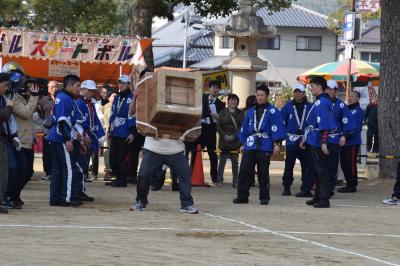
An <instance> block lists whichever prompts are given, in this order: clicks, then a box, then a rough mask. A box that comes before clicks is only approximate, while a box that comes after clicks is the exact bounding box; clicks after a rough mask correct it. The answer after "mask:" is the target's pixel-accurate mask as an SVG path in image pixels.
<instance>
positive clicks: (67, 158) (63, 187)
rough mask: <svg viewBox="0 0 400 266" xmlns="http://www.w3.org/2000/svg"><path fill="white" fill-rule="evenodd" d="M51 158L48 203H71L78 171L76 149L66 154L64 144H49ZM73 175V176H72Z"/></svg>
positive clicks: (73, 198) (74, 193)
mask: <svg viewBox="0 0 400 266" xmlns="http://www.w3.org/2000/svg"><path fill="white" fill-rule="evenodd" d="M50 147H51V152H52V156H53V164H52V165H53V167H52V168H53V169H52V171H53V173H52V177H51V182H50V202H51V203H57V202H71V201H74V200H75V195H76V187H75V186H74V183H75V182H76V181H75V180H74V176H75V178H76V173H77V172H78V171H79V169H78V167H77V161H76V159H77V158H76V152H75V151H76V149H75V148H74V151H73V152H68V151H67V149H66V146H65V144H64V143H59V142H53V141H51V142H50ZM74 173H75V175H74Z"/></svg>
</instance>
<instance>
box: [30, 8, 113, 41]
mask: <svg viewBox="0 0 400 266" xmlns="http://www.w3.org/2000/svg"><path fill="white" fill-rule="evenodd" d="M27 3H28V5H29V8H30V11H31V13H32V17H31V20H30V23H29V24H28V26H29V28H33V29H44V30H48V31H66V32H80V33H92V34H95V33H96V34H102V33H105V34H109V33H110V32H112V30H113V28H114V25H115V24H116V19H117V16H116V14H115V9H116V5H115V3H114V2H113V1H108V0H97V1H95V0H52V1H47V0H29V1H27Z"/></svg>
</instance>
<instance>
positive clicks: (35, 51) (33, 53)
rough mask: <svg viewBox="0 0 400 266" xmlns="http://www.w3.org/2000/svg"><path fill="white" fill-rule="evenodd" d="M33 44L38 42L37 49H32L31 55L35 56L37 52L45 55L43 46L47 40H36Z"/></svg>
mask: <svg viewBox="0 0 400 266" xmlns="http://www.w3.org/2000/svg"><path fill="white" fill-rule="evenodd" d="M33 44H37V45H38V46H36V48H35V50H33V51H32V53H31V55H32V56H34V55H36V54H37V53H39V54H40V56H45V53H44V51H43V47H44V46H45V45H46V44H47V42H46V41H34V42H33Z"/></svg>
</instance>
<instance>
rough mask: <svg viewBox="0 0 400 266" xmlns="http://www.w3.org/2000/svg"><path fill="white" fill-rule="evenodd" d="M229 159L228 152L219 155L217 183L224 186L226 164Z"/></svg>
mask: <svg viewBox="0 0 400 266" xmlns="http://www.w3.org/2000/svg"><path fill="white" fill-rule="evenodd" d="M228 157H229V153H228V152H222V153H221V154H220V155H219V164H218V178H217V183H221V184H222V183H223V182H224V171H225V164H226V159H227V158H228Z"/></svg>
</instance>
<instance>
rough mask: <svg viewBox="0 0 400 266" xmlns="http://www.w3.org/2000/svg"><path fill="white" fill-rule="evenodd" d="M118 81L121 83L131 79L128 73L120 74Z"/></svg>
mask: <svg viewBox="0 0 400 266" xmlns="http://www.w3.org/2000/svg"><path fill="white" fill-rule="evenodd" d="M118 81H119V82H122V83H131V79H130V77H129V76H128V75H121V76H120V77H119V79H118Z"/></svg>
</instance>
